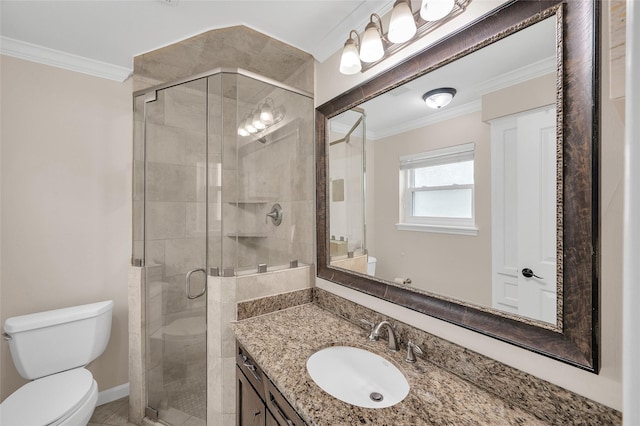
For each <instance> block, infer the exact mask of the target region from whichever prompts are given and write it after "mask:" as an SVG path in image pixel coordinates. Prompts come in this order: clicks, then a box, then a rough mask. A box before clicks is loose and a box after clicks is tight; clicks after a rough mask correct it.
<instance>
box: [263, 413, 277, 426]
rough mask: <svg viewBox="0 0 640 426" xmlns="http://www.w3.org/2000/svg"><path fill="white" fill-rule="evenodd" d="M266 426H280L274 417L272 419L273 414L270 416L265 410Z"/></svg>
mask: <svg viewBox="0 0 640 426" xmlns="http://www.w3.org/2000/svg"><path fill="white" fill-rule="evenodd" d="M266 426H280V425H279V424H278V421H277V420H276V418H275V417H273V414H271V411H269V410H267V423H266Z"/></svg>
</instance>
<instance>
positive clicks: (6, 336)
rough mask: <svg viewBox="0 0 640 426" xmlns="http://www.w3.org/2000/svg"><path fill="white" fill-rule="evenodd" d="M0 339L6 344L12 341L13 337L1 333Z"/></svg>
mask: <svg viewBox="0 0 640 426" xmlns="http://www.w3.org/2000/svg"><path fill="white" fill-rule="evenodd" d="M2 339H4V340H6V341H7V342H8V341H9V340H13V337H11V335H10V334H7V333H2Z"/></svg>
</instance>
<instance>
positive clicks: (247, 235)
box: [225, 232, 268, 238]
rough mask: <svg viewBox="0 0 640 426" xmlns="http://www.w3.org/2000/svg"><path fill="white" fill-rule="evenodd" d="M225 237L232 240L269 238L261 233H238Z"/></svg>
mask: <svg viewBox="0 0 640 426" xmlns="http://www.w3.org/2000/svg"><path fill="white" fill-rule="evenodd" d="M225 237H231V238H267V237H268V235H267V234H263V233H260V232H236V233H230V234H225Z"/></svg>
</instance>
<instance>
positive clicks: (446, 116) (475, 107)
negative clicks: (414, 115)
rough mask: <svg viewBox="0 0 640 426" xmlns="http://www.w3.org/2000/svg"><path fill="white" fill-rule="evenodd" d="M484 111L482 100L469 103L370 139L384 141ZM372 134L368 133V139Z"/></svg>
mask: <svg viewBox="0 0 640 426" xmlns="http://www.w3.org/2000/svg"><path fill="white" fill-rule="evenodd" d="M478 111H482V101H481V100H480V99H478V100H475V101H471V102H468V103H466V104H463V105H460V106H457V107H454V108H448V109H442V110H438V111H437V113H435V114H429V115H425V116H424V117H420V118H418V119H416V120H411V121H406V122H404V123H401V124H400V125H398V126H393V127H389V128H387V129H385V130H384V131H378V132H376V133H375V135H374V137H370V139H374V140H375V139H383V138H388V137H389V136H393V135H397V134H399V133H405V132H408V131H410V130H414V129H420V128H422V127H425V126H430V125H432V124H436V123H440V122H442V121H446V120H451V119H453V118H456V117H460V116H462V115H466V114H471V113H472V112H478ZM369 136H370V134H369V132H368V131H367V137H369Z"/></svg>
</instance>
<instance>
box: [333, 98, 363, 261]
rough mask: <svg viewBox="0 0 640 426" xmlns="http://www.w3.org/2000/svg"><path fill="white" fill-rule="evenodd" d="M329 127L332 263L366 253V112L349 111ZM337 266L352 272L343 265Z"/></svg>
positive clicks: (358, 109) (360, 110) (361, 110)
mask: <svg viewBox="0 0 640 426" xmlns="http://www.w3.org/2000/svg"><path fill="white" fill-rule="evenodd" d="M329 126H330V134H329V136H330V141H329V146H328V155H329V179H330V181H331V185H330V189H329V192H330V194H329V200H330V201H329V212H330V216H331V223H330V226H331V230H330V253H329V254H330V255H331V259H332V261H333V260H336V259H337V260H340V259H341V258H343V257H344V256H350V257H352V256H358V255H363V254H366V250H367V248H368V245H367V233H366V220H365V216H366V206H365V203H366V196H365V195H366V163H367V160H366V143H367V139H366V113H365V111H364V110H363V109H361V108H352V109H350V110H348V111H345V112H343V113H342V114H340V115H338V116H336V117H333V118H331V120H330V121H329ZM336 265H338V266H341V267H347V268H348V269H351V267H349V266H347V265H346V264H345V263H344V262H342V263H340V264H336ZM365 266H366V265H365ZM358 272H363V273H364V272H366V271H365V270H362V271H358Z"/></svg>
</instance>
